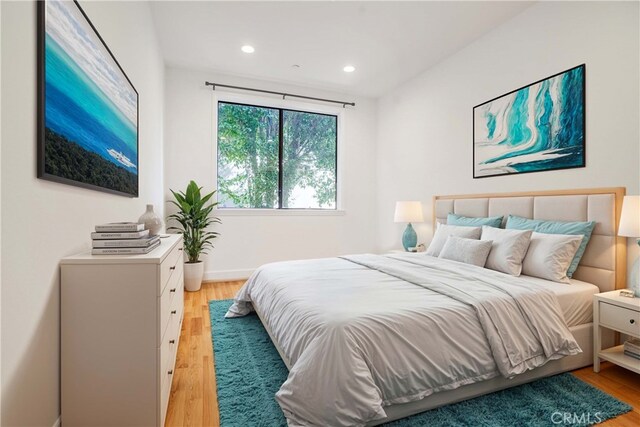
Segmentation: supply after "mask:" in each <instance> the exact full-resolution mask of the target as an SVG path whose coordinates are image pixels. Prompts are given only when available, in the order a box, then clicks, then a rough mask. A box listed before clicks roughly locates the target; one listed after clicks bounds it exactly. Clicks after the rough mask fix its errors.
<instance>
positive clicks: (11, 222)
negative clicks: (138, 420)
mask: <svg viewBox="0 0 640 427" xmlns="http://www.w3.org/2000/svg"><path fill="white" fill-rule="evenodd" d="M82 5H83V7H84V9H85V11H86V13H87V14H88V15H89V17H90V18H91V19H92V21H93V23H94V25H95V26H96V28H97V29H98V31H99V32H100V34H101V35H102V37H103V38H104V40H105V41H106V43H107V44H108V46H109V47H110V49H111V50H112V52H113V53H114V55H115V56H116V58H117V59H118V61H119V62H120V64H121V65H122V67H123V69H124V70H125V72H126V73H127V75H128V76H129V78H130V79H131V81H132V82H133V84H134V86H135V87H136V89H137V90H138V92H139V96H140V98H139V99H140V117H139V118H140V127H139V135H140V172H141V176H140V197H139V198H137V199H130V198H126V197H121V196H114V195H109V194H106V193H100V192H96V191H90V190H85V189H80V188H76V187H71V186H67V185H62V184H56V183H52V182H47V181H43V180H39V179H37V178H36V58H37V55H36V34H37V32H36V2H2V5H1V7H2V25H1V28H2V33H1V39H2V112H3V115H2V159H1V160H2V176H1V178H2V179H1V195H2V227H1V232H2V267H3V268H2V310H1V311H2V321H1V324H2V420H1V422H0V423H1V424H2V425H6V426H18V425H29V426H52V425H53V424H54V423H55V422H56V420H57V419H58V416H59V414H60V397H59V388H60V374H59V366H60V360H59V351H60V329H59V321H60V314H59V311H60V305H59V304H60V299H59V292H60V288H59V286H60V284H59V273H58V271H59V267H58V260H59V259H60V258H61V257H64V256H66V255H69V254H72V253H75V252H79V251H82V250H86V249H88V248H89V246H90V238H89V233H90V231H91V230H92V227H93V226H94V225H95V224H96V223H100V222H107V221H114V220H136V219H137V218H138V216H139V215H140V214H142V212H143V211H144V205H145V204H146V203H155V204H156V206H158V207H159V208H160V209H162V199H163V194H162V181H163V171H162V114H163V110H162V103H163V71H164V65H163V63H162V60H161V57H160V54H159V50H158V47H157V42H156V39H155V33H154V29H153V23H152V21H151V14H150V11H149V9H148V5H147V4H144V3H135V2H132V3H121V2H83V3H82ZM96 386H97V387H99V384H96Z"/></svg>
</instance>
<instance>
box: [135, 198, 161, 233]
mask: <svg viewBox="0 0 640 427" xmlns="http://www.w3.org/2000/svg"><path fill="white" fill-rule="evenodd" d="M138 224H144V229H145V230H149V236H156V235H158V234H160V230H162V218H160V217H159V216H158V215H156V213H155V212H154V211H153V205H147V211H146V212H145V213H143V214H142V215H141V216H140V218H138Z"/></svg>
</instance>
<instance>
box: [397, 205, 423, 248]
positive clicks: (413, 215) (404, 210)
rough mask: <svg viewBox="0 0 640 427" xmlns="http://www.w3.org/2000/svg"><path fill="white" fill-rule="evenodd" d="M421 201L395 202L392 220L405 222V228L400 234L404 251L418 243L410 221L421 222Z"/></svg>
mask: <svg viewBox="0 0 640 427" xmlns="http://www.w3.org/2000/svg"><path fill="white" fill-rule="evenodd" d="M422 221H423V218H422V203H420V202H396V213H395V215H394V216H393V222H406V223H408V224H407V228H406V229H405V230H404V233H403V234H402V246H403V247H404V250H405V251H408V250H409V248H414V247H416V245H417V244H418V235H417V234H416V230H414V229H413V227H412V226H411V223H412V222H422Z"/></svg>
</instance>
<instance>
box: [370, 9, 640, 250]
mask: <svg viewBox="0 0 640 427" xmlns="http://www.w3.org/2000/svg"><path fill="white" fill-rule="evenodd" d="M639 50H640V48H639V31H638V3H635V2H634V3H613V2H609V3H607V2H603V3H592V2H545V3H537V4H536V5H534V6H532V7H530V8H528V9H526V10H525V11H524V12H523V13H521V14H520V15H518V16H516V17H515V18H514V19H513V20H511V21H508V22H506V23H505V24H503V25H501V26H500V27H498V28H496V29H494V30H493V31H491V32H490V33H488V34H486V35H485V36H483V37H482V38H480V39H478V40H477V41H475V42H474V43H473V44H471V45H469V46H467V47H466V48H464V49H463V50H461V51H460V52H458V53H457V54H455V55H453V56H452V57H449V58H448V59H446V60H445V61H443V62H441V63H440V64H438V65H437V66H435V67H433V68H432V69H430V70H428V71H427V72H425V73H423V74H422V75H420V76H418V77H417V78H415V79H413V80H411V81H409V82H407V83H406V84H404V85H402V86H401V87H399V88H397V89H396V90H394V91H393V92H391V93H389V94H387V95H386V96H384V97H383V98H381V99H380V101H379V109H378V155H377V158H378V161H377V167H378V199H377V206H378V214H379V219H378V224H379V227H378V233H377V234H378V235H379V241H378V243H379V249H380V250H386V249H391V248H393V247H398V246H400V235H401V233H402V227H403V225H400V224H394V223H393V221H392V220H393V209H394V202H395V201H396V200H405V199H408V200H422V201H423V203H424V207H425V223H424V224H420V225H419V226H418V227H417V230H418V234H419V240H420V241H428V240H429V239H430V237H431V215H432V212H431V206H432V202H431V200H432V197H433V196H434V195H435V194H466V193H482V192H502V191H527V190H544V189H563V188H586V187H607V186H625V187H627V194H638V193H639V192H640V175H639V173H640V168H639V159H640V148H639V146H640V132H639V129H638V128H639V116H640V109H639V102H640V93H639V80H640V74H639V69H638V64H639ZM582 63H586V163H587V167H586V168H580V169H573V170H563V171H552V172H540V173H535V174H525V175H512V176H501V177H493V178H483V179H473V178H472V176H473V174H472V115H471V114H472V108H473V106H474V105H477V104H480V103H482V102H484V101H487V100H489V99H492V98H494V97H496V96H499V95H501V94H503V93H505V92H509V91H511V90H513V89H516V88H519V87H521V86H524V85H526V84H528V83H531V82H534V81H537V80H539V79H541V78H544V77H546V76H549V75H552V74H555V73H557V72H560V71H562V70H565V69H568V68H571V67H573V66H575V65H579V64H582ZM629 248H630V249H632V250H630V254H629V259H630V261H631V260H632V259H634V258H635V257H636V256H637V253H638V251H637V246H636V245H634V244H633V243H632V242H630V244H629Z"/></svg>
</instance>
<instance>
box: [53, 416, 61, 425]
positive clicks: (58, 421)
mask: <svg viewBox="0 0 640 427" xmlns="http://www.w3.org/2000/svg"><path fill="white" fill-rule="evenodd" d="M53 427H60V417H58V419H57V420H56V422H55V423H53Z"/></svg>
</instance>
